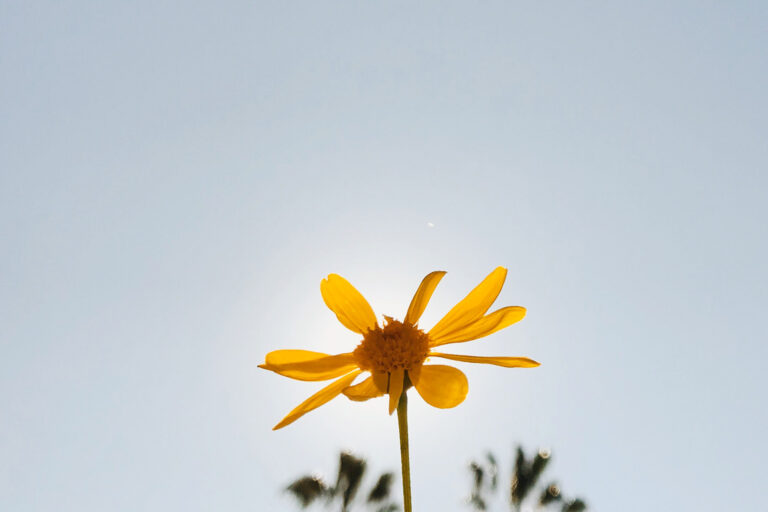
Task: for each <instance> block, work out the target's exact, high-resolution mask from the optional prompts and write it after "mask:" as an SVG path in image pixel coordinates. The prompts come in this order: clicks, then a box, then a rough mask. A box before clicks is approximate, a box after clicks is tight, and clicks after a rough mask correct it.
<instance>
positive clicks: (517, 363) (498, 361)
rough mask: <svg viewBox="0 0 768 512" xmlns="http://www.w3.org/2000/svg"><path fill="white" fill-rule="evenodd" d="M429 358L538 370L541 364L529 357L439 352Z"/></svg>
mask: <svg viewBox="0 0 768 512" xmlns="http://www.w3.org/2000/svg"><path fill="white" fill-rule="evenodd" d="M429 357H442V358H444V359H451V360H453V361H462V362H465V363H483V364H495V365H496V366H503V367H504V368H536V367H537V366H540V363H538V362H536V361H534V360H533V359H528V358H527V357H481V356H460V355H457V354H442V353H439V352H431V353H430V354H429Z"/></svg>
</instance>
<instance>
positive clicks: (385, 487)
mask: <svg viewBox="0 0 768 512" xmlns="http://www.w3.org/2000/svg"><path fill="white" fill-rule="evenodd" d="M394 478H395V475H394V473H384V474H383V475H381V476H380V477H379V480H378V481H377V482H376V485H374V486H373V489H372V490H371V493H370V494H369V495H368V501H382V500H383V499H385V498H386V497H387V496H389V492H390V491H391V489H392V481H393V480H394Z"/></svg>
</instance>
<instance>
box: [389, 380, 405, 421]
mask: <svg viewBox="0 0 768 512" xmlns="http://www.w3.org/2000/svg"><path fill="white" fill-rule="evenodd" d="M404 378H405V370H395V371H393V372H391V373H390V374H389V414H392V413H393V412H395V409H397V404H398V403H400V395H401V394H402V392H403V379H404Z"/></svg>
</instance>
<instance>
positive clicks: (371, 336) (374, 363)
mask: <svg viewBox="0 0 768 512" xmlns="http://www.w3.org/2000/svg"><path fill="white" fill-rule="evenodd" d="M384 319H385V320H386V324H384V327H383V328H381V327H378V326H377V327H376V328H375V329H372V330H370V331H368V332H367V333H365V335H364V337H363V341H362V342H360V345H358V346H357V348H356V349H355V351H354V352H353V355H354V356H355V359H356V360H357V364H358V366H359V367H360V369H362V370H367V371H379V372H392V371H395V370H400V369H403V370H411V369H413V368H415V367H416V366H419V365H420V364H421V363H423V362H424V360H425V359H426V358H427V354H428V353H429V337H428V336H427V333H425V332H424V331H422V330H421V329H418V328H416V327H415V326H413V325H411V324H404V323H403V322H401V321H399V320H395V319H393V318H391V317H388V316H385V317H384Z"/></svg>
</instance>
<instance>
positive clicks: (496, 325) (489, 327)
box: [429, 306, 525, 347]
mask: <svg viewBox="0 0 768 512" xmlns="http://www.w3.org/2000/svg"><path fill="white" fill-rule="evenodd" d="M524 316H525V308H524V307H521V306H507V307H505V308H501V309H497V310H496V311H494V312H493V313H490V314H488V315H485V316H484V317H482V318H479V319H477V320H475V321H474V322H472V323H471V324H469V325H467V326H465V327H463V328H461V329H458V330H453V331H450V330H447V331H444V332H443V333H441V334H440V335H439V336H432V335H431V334H430V337H429V338H430V341H429V345H430V346H431V347H439V346H440V345H446V344H448V343H461V342H463V341H471V340H476V339H478V338H483V337H485V336H488V335H489V334H493V333H494V332H496V331H500V330H501V329H504V328H505V327H509V326H510V325H512V324H514V323H516V322H519V321H520V320H522V319H523V317H524Z"/></svg>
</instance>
